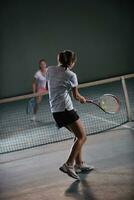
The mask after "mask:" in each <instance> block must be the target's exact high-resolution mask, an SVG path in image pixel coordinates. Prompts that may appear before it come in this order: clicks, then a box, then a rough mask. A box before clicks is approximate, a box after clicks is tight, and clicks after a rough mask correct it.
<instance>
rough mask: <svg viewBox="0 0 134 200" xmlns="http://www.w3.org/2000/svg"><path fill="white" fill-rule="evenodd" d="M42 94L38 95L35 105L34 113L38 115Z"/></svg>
mask: <svg viewBox="0 0 134 200" xmlns="http://www.w3.org/2000/svg"><path fill="white" fill-rule="evenodd" d="M41 100H42V96H38V97H36V105H35V107H34V114H35V115H36V114H37V112H38V110H39V104H40V103H41Z"/></svg>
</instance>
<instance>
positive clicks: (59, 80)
mask: <svg viewBox="0 0 134 200" xmlns="http://www.w3.org/2000/svg"><path fill="white" fill-rule="evenodd" d="M75 62H76V56H75V53H74V52H72V51H63V52H60V53H59V54H58V66H52V67H48V70H47V81H48V91H49V102H50V108H51V112H52V114H53V117H54V119H55V121H56V123H57V126H58V127H59V128H61V127H66V128H67V129H68V130H70V131H71V132H72V133H73V134H74V136H75V138H76V139H75V141H74V144H73V147H72V149H71V152H70V155H69V157H68V160H67V161H66V162H65V163H64V164H63V165H62V166H61V167H60V170H61V171H62V172H64V173H67V174H68V175H69V176H71V177H73V178H75V179H78V180H79V176H78V174H77V173H80V172H82V171H85V170H86V171H87V170H92V169H93V166H89V165H87V164H86V163H84V162H83V159H82V147H83V144H84V143H85V141H86V133H85V129H84V126H83V123H82V122H81V120H80V118H79V116H78V114H77V113H76V111H75V110H74V109H73V104H72V100H71V97H70V95H69V92H68V90H67V88H68V85H70V86H71V90H72V94H73V97H74V98H75V99H76V100H77V101H79V102H80V103H86V99H85V98H84V97H83V96H81V95H80V93H79V91H78V89H77V86H78V81H77V76H76V74H75V73H74V72H72V71H71V69H72V68H73V67H74V64H75Z"/></svg>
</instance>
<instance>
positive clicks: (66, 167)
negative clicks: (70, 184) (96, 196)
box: [59, 163, 80, 180]
mask: <svg viewBox="0 0 134 200" xmlns="http://www.w3.org/2000/svg"><path fill="white" fill-rule="evenodd" d="M59 169H60V170H61V171H62V172H64V173H66V174H68V175H69V176H71V177H72V178H74V179H77V180H80V177H79V176H78V175H77V174H76V172H75V169H74V167H73V166H69V165H67V164H66V163H65V164H64V165H62V166H61V167H60V168H59Z"/></svg>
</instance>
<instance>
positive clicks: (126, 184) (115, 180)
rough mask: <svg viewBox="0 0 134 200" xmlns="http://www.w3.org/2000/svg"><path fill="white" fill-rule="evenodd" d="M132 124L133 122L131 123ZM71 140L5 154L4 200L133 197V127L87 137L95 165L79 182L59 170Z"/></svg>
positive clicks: (0, 176)
mask: <svg viewBox="0 0 134 200" xmlns="http://www.w3.org/2000/svg"><path fill="white" fill-rule="evenodd" d="M128 125H131V127H133V125H134V124H133V123H132V124H127V126H128ZM71 144H72V140H68V141H64V142H59V143H55V144H50V145H45V146H40V147H36V148H33V149H27V150H23V151H18V152H12V153H9V154H3V155H1V156H0V158H1V159H0V191H1V196H0V200H133V199H134V178H133V175H134V130H133V128H130V129H126V128H124V126H123V127H118V128H116V129H113V130H110V131H105V132H103V133H102V134H96V135H92V136H88V139H87V142H86V145H85V148H84V158H85V161H86V162H87V163H91V164H92V165H94V166H95V170H94V171H91V172H90V173H89V174H81V175H80V178H81V180H80V181H75V180H74V179H72V178H70V177H68V176H67V175H65V174H63V173H62V172H60V171H59V169H58V168H59V166H60V165H61V164H62V163H63V162H64V161H65V159H66V156H67V155H68V153H69V147H70V146H71Z"/></svg>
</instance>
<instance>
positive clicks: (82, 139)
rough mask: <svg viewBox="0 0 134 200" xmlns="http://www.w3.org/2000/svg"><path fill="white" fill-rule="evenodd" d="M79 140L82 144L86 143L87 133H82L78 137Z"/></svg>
mask: <svg viewBox="0 0 134 200" xmlns="http://www.w3.org/2000/svg"><path fill="white" fill-rule="evenodd" d="M78 140H79V141H80V142H81V143H82V144H84V143H85V142H86V140H87V136H86V135H82V136H81V137H78Z"/></svg>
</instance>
